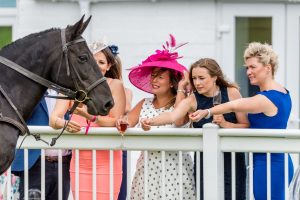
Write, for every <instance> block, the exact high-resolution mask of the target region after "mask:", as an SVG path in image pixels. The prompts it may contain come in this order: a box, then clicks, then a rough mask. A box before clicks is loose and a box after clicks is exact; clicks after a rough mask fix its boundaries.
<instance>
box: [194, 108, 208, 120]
mask: <svg viewBox="0 0 300 200" xmlns="http://www.w3.org/2000/svg"><path fill="white" fill-rule="evenodd" d="M207 115H208V111H207V110H196V111H195V112H193V113H190V114H189V118H190V120H191V121H192V122H198V121H200V120H201V119H203V118H204V117H205V116H207Z"/></svg>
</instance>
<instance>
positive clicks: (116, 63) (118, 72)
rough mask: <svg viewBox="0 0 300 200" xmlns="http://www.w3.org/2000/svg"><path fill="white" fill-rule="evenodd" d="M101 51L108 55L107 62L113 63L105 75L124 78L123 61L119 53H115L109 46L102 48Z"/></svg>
mask: <svg viewBox="0 0 300 200" xmlns="http://www.w3.org/2000/svg"><path fill="white" fill-rule="evenodd" d="M101 52H102V53H103V54H104V56H105V57H106V60H107V63H108V64H110V65H111V67H110V69H109V70H108V71H107V72H106V73H105V77H107V78H113V79H120V80H121V79H122V63H121V59H120V58H119V56H118V55H114V54H113V53H112V52H111V50H110V48H109V47H106V48H105V49H102V50H101Z"/></svg>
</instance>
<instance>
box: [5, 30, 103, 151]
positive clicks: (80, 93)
mask: <svg viewBox="0 0 300 200" xmlns="http://www.w3.org/2000/svg"><path fill="white" fill-rule="evenodd" d="M61 42H62V59H61V61H60V65H59V68H58V72H57V77H56V81H58V76H59V72H60V68H61V63H62V60H63V59H65V62H66V67H67V76H70V75H71V79H72V81H73V83H74V85H75V88H76V91H73V90H71V89H68V88H65V87H62V86H60V85H58V84H56V83H53V82H51V81H49V80H47V79H45V78H43V77H41V76H39V75H37V74H34V73H32V72H31V71H29V70H27V69H25V68H23V67H22V66H20V65H18V64H17V63H15V62H13V61H11V60H9V59H7V58H4V57H2V56H0V63H2V64H4V65H5V66H7V67H9V68H10V69H13V70H15V71H16V72H18V73H20V74H22V75H24V76H26V77H27V78H29V79H31V80H33V81H35V82H37V83H39V84H40V85H43V86H45V87H47V88H50V89H53V90H55V91H57V92H58V93H61V94H64V95H65V97H59V96H50V97H52V98H60V99H62V98H63V99H70V100H74V105H73V106H72V108H71V109H70V111H69V113H70V114H71V113H73V111H74V110H75V109H76V107H77V106H78V104H79V103H87V102H88V101H90V100H91V98H90V97H89V96H88V93H89V92H90V91H91V90H93V89H94V88H95V87H96V86H98V85H99V84H101V83H103V82H105V81H106V78H105V77H102V78H101V79H99V80H97V81H95V82H94V83H93V84H91V85H90V86H88V87H87V88H85V89H81V88H80V86H79V85H78V82H77V81H79V82H80V81H81V82H82V80H81V78H80V76H79V73H78V71H77V70H76V68H75V67H74V66H73V65H69V58H68V47H69V46H72V45H74V44H77V43H80V42H85V39H83V38H79V39H76V40H73V41H70V42H66V30H65V29H61ZM70 66H71V67H72V70H73V71H74V73H71V72H70ZM0 92H1V93H2V94H3V96H4V97H5V99H6V100H7V101H8V103H9V104H10V106H11V107H12V108H13V109H14V111H15V112H16V114H17V115H18V117H19V119H20V120H21V123H20V122H18V121H16V120H14V119H11V118H9V117H5V116H3V114H2V112H1V110H0V121H2V122H5V123H9V124H11V125H13V126H15V127H17V128H18V129H19V130H20V131H21V135H26V133H27V135H33V136H34V137H36V139H37V140H40V136H39V135H34V134H31V133H30V131H29V129H28V127H27V124H26V122H25V120H24V118H23V117H22V115H21V114H20V112H19V111H18V109H17V107H16V106H15V105H14V103H13V101H12V100H11V98H9V96H8V95H7V93H6V92H5V91H4V89H3V88H2V87H1V85H0ZM66 125H67V124H66ZM66 125H65V127H66ZM65 127H64V128H63V131H64V129H65ZM63 131H62V132H63ZM62 132H61V134H62ZM61 134H60V135H61ZM60 135H59V136H60ZM59 136H58V137H59ZM58 137H57V138H58ZM57 138H56V139H57ZM52 143H53V141H52ZM52 143H51V144H52ZM54 143H55V142H54ZM53 145H54V144H53Z"/></svg>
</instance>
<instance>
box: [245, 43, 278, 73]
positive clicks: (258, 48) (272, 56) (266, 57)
mask: <svg viewBox="0 0 300 200" xmlns="http://www.w3.org/2000/svg"><path fill="white" fill-rule="evenodd" d="M252 57H256V58H257V59H258V62H260V63H262V64H263V65H268V64H270V65H271V67H272V76H273V77H274V74H275V72H276V71H277V69H278V55H277V54H276V53H275V52H274V50H273V49H272V46H271V45H269V44H267V43H264V44H262V43H260V42H251V43H250V44H249V45H248V47H247V48H246V50H245V52H244V61H245V62H246V60H248V59H249V58H252Z"/></svg>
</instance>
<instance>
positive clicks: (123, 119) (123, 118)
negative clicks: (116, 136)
mask: <svg viewBox="0 0 300 200" xmlns="http://www.w3.org/2000/svg"><path fill="white" fill-rule="evenodd" d="M119 124H120V129H119V133H120V134H121V135H122V136H123V135H124V133H125V131H126V130H127V127H128V118H127V115H122V116H120V118H119Z"/></svg>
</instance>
